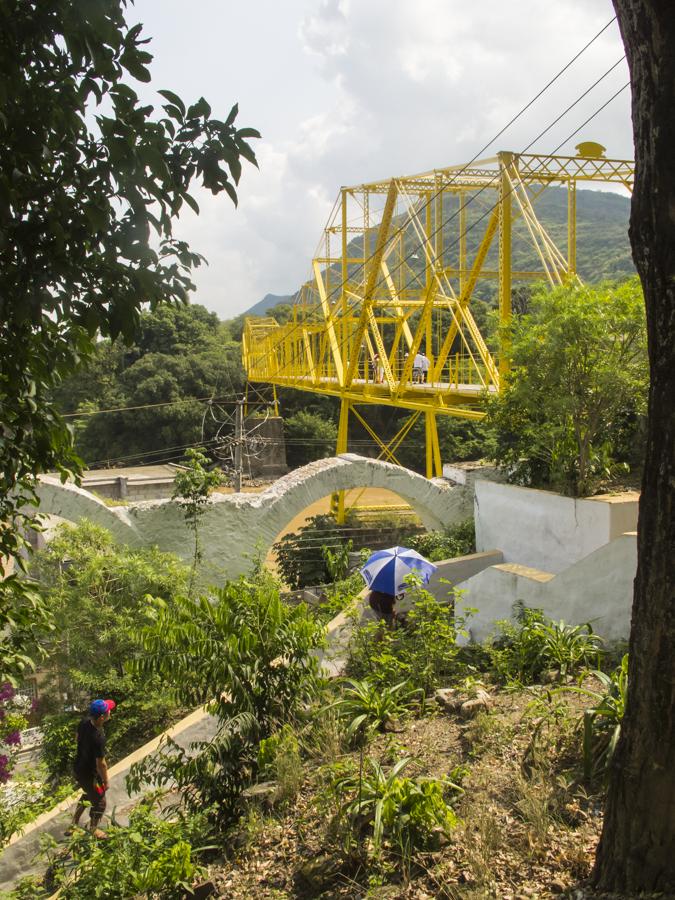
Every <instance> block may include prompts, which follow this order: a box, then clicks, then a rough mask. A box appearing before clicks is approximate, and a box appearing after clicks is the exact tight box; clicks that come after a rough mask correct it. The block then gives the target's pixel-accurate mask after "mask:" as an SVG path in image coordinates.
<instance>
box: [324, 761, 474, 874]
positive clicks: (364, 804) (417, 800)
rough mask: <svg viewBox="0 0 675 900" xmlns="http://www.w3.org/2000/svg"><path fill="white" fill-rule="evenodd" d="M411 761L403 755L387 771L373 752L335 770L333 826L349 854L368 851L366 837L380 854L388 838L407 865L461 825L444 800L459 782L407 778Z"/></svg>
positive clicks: (395, 851)
mask: <svg viewBox="0 0 675 900" xmlns="http://www.w3.org/2000/svg"><path fill="white" fill-rule="evenodd" d="M411 762H412V760H411V759H410V758H408V757H406V758H404V759H401V760H399V761H398V762H397V763H396V765H394V766H392V768H391V769H390V770H389V771H386V770H385V769H384V768H383V767H382V765H381V764H380V763H379V762H378V761H377V760H376V759H373V758H371V757H368V758H367V759H366V760H365V767H360V768H359V770H358V771H356V772H348V773H346V774H339V773H338V774H337V776H336V777H335V778H334V780H333V781H332V783H331V785H330V791H331V793H332V794H333V796H334V798H335V803H336V805H337V811H336V815H335V826H334V827H335V829H336V831H337V833H338V835H340V836H341V838H342V842H343V847H344V850H345V852H346V853H348V854H356V855H364V849H365V848H364V839H367V838H371V839H372V849H373V851H374V852H375V853H376V854H377V853H379V852H380V850H381V849H382V847H383V844H384V843H385V842H387V843H388V844H389V845H390V848H391V849H393V850H394V853H395V854H396V855H397V856H399V857H400V859H401V860H402V862H403V866H404V869H408V868H409V866H410V861H411V859H412V856H413V854H414V853H415V852H417V851H421V850H430V849H437V848H438V845H439V841H440V838H441V835H447V834H449V832H450V831H451V830H452V829H453V828H454V827H455V825H456V824H457V817H456V816H455V813H454V812H453V810H452V808H451V807H450V806H448V804H447V803H446V802H445V799H444V793H445V792H446V791H447V790H449V789H450V788H452V789H455V790H456V789H457V786H456V785H451V784H450V783H449V782H445V781H442V780H440V779H436V778H418V779H413V778H408V777H405V776H402V775H401V773H402V772H403V770H404V769H405V768H406V767H407V766H408V765H409V764H410V763H411Z"/></svg>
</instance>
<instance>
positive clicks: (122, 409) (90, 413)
mask: <svg viewBox="0 0 675 900" xmlns="http://www.w3.org/2000/svg"><path fill="white" fill-rule="evenodd" d="M209 402H210V403H232V404H236V403H237V398H236V397H234V398H232V397H182V398H181V399H180V400H165V401H163V402H161V403H144V404H141V405H140V406H115V407H111V408H110V409H92V410H83V411H82V412H74V413H62V414H61V418H62V419H72V418H80V417H84V416H98V415H100V414H101V413H114V412H128V411H129V410H136V409H157V408H158V407H160V406H177V405H179V404H180V403H209ZM262 405H263V404H261V403H252V404H251V406H262Z"/></svg>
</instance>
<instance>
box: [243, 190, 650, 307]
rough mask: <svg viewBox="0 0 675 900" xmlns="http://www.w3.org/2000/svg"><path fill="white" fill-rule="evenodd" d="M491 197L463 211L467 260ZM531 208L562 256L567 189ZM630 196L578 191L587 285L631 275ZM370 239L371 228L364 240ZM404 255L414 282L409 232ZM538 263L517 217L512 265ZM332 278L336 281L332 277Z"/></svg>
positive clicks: (488, 295) (580, 255)
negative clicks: (464, 213)
mask: <svg viewBox="0 0 675 900" xmlns="http://www.w3.org/2000/svg"><path fill="white" fill-rule="evenodd" d="M492 202H493V197H492V195H488V194H484V195H481V196H477V197H476V199H475V202H473V203H470V205H469V206H468V211H467V220H468V221H467V253H468V257H469V261H471V259H472V258H473V256H474V255H475V253H476V250H477V249H478V245H479V244H480V241H481V238H482V236H483V234H484V231H485V226H486V222H487V216H486V212H489V211H490V208H491V204H492ZM456 211H457V205H456V202H455V200H454V198H450V197H448V198H446V199H445V203H444V218H445V220H446V221H448V220H450V221H449V223H448V224H447V225H446V226H445V227H444V235H443V236H444V247H445V251H444V262H446V263H447V264H450V265H457V263H458V254H459V250H458V247H457V243H456V224H457V223H456V220H453V219H452V217H453V214H455V213H456ZM535 212H536V214H537V217H538V219H539V221H540V222H541V223H542V225H543V226H544V228H546V230H547V231H548V233H549V234H550V236H551V237H552V238H553V240H554V241H555V243H556V245H557V246H558V247H559V249H560V250H561V251H562V252H563V254H565V255H566V247H567V192H566V191H565V190H563V189H562V188H558V187H550V188H548V189H547V190H546V191H544V192H543V193H542V194H541V196H540V197H538V198H537V200H536V202H535ZM629 214H630V200H629V198H627V197H624V196H621V195H620V194H614V193H610V192H608V191H584V190H579V191H577V271H578V272H579V275H580V276H581V278H582V279H583V280H584V281H586V282H589V283H596V282H599V281H603V280H606V279H610V280H614V279H622V278H626V277H628V276H629V275H632V274H634V272H635V268H634V266H633V261H632V258H631V251H630V243H629V240H628V217H629ZM371 235H372V240H373V241H374V239H375V230H373V231H372V232H371V233H369V238H370V237H371ZM405 243H406V248H405V256H406V257H407V260H406V264H407V266H408V267H409V269H410V274H409V278H408V280H409V282H411V283H414V281H415V280H416V278H418V277H421V275H422V268H423V260H422V258H421V254H419V253H418V254H417V257H418V258H417V259H415V257H414V255H413V254H415V252H416V249H418V243H419V242H418V239H417V238H416V237H415V235H414V234H413V233H412V230H410V231H409V232H408V234H407V235H406V242H405ZM362 248H363V238H362V237H361V236H359V237H357V238H355V239H353V240H352V241H350V243H349V249H348V253H349V256H352V257H358V256H361V255H362V254H363V249H362ZM497 253H498V251H497V241H496V240H495V241H493V246H492V248H491V249H490V252H489V253H488V257H487V261H486V267H488V268H497ZM540 267H541V264H540V262H539V258H538V256H537V252H536V250H535V248H534V247H533V245H532V241H531V238H530V236H529V234H528V231H527V228H526V226H525V223H524V222H523V221H522V219H520V218H516V219H515V221H514V224H513V268H514V269H516V270H527V269H539V268H540ZM359 268H360V267H359V266H358V265H352V266H350V267H349V275H350V277H354V276H358V270H359ZM340 275H341V272H340V267H339V266H338V265H333V266H332V267H331V283H333V284H337V283H338V282H339V279H340ZM334 279H335V280H334ZM496 292H497V287H496V283H495V282H482V283H479V285H478V288H477V290H476V292H475V296H476V297H477V298H479V299H482V300H486V301H488V302H490V301H492V300H493V299H494V298H495V297H496ZM290 299H291V298H289V297H280V298H278V299H276V298H274V295H271V294H267V295H266V297H264V298H263V300H261V301H259V303H257V304H255V305H254V306H252V307H251V309H249V310H248V311H247V312H246V313H245V315H263V314H264V313H267V312H268V311H269V310H270V309H271V308H272V307H273V306H274V305H275V303H273V302H269V301H270V300H275V302H276V303H288V302H289V300H290Z"/></svg>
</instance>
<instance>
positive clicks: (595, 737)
mask: <svg viewBox="0 0 675 900" xmlns="http://www.w3.org/2000/svg"><path fill="white" fill-rule="evenodd" d="M593 674H594V675H595V677H596V678H597V679H598V681H600V683H601V685H602V687H603V688H604V690H602V691H591V690H588V689H586V688H579V689H578V690H579V691H580V692H581V693H584V694H586V696H590V697H593V698H594V699H595V700H596V703H595V706H591V707H590V708H589V709H587V710H585V712H584V737H583V754H584V777H585V778H586V779H587V780H588V781H591V780H592V779H593V778H594V777H596V776H597V775H599V774H601V775H602V777H603V778H604V777H605V776H606V775H607V771H608V767H609V763H610V762H611V759H612V757H613V755H614V751H615V750H616V745H617V743H618V741H619V735H620V734H621V723H622V721H623V714H624V711H625V709H626V694H627V692H628V654H627V653H626V654H625V656H624V657H623V659H622V660H621V663H620V665H619V666H617V668H616V669H615V670H614V672H612V674H611V675H607V674H606V673H605V672H594V673H593Z"/></svg>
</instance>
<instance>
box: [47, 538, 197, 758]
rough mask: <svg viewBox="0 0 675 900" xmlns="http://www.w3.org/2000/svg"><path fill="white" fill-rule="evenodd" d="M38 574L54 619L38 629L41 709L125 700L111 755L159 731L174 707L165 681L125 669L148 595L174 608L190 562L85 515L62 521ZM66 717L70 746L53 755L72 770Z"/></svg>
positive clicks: (68, 724) (146, 618)
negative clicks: (121, 536) (133, 542)
mask: <svg viewBox="0 0 675 900" xmlns="http://www.w3.org/2000/svg"><path fill="white" fill-rule="evenodd" d="M31 574H32V575H34V576H35V577H36V578H37V580H38V582H39V584H40V586H41V590H42V591H43V593H44V595H45V599H46V605H47V611H48V613H49V618H50V620H51V622H52V628H51V629H50V630H45V631H44V632H43V633H42V634H40V636H39V649H40V650H41V652H42V655H43V657H44V659H45V662H44V663H43V670H44V673H45V678H44V683H43V685H42V694H43V700H42V707H43V712H49V711H51V712H58V711H60V710H63V709H64V707H70V708H73V707H75V708H76V709H78V710H82V709H86V707H87V704H88V703H89V701H90V700H91V699H92V698H93V697H100V696H105V697H112V698H113V699H115V700H116V701H117V702H118V703H120V702H121V703H122V708H121V710H120V712H121V715H120V716H115V717H114V719H113V721H112V722H111V726H110V729H109V730H110V733H111V741H112V744H111V746H112V749H113V750H114V756H120V755H123V754H124V753H125V752H128V751H129V750H131V749H133V747H134V746H138V745H139V744H141V743H144V741H146V740H147V739H148V736H149V735H150V734H156V733H157V732H159V731H161V730H162V728H163V727H164V725H165V724H166V723H167V722H168V721H169V720H170V718H171V716H172V714H174V713H175V709H174V706H173V705H172V703H171V702H170V701H169V700H168V698H167V695H166V690H165V688H164V687H163V686H162V684H161V683H160V681H159V679H157V678H151V679H148V678H145V677H144V678H140V677H139V676H137V675H134V674H132V673H130V672H129V671H128V669H127V667H128V665H129V663H130V662H131V661H132V660H133V659H134V658H135V657H136V656H137V655H138V654H139V652H141V647H140V644H139V642H138V638H137V636H136V634H135V630H136V629H138V628H140V627H141V626H143V625H147V624H148V623H149V622H150V621H151V620H152V619H153V617H154V613H155V605H154V602H153V601H152V600H151V598H155V597H160V598H162V602H163V603H164V604H167V605H169V606H171V604H172V603H173V602H174V599H175V597H176V596H177V595H178V594H179V593H181V592H182V591H185V590H186V588H187V584H188V578H189V571H188V568H187V566H185V565H184V564H183V563H182V562H181V561H180V560H178V559H177V558H176V557H175V556H173V555H171V554H170V553H162V552H160V551H159V550H157V549H156V548H143V549H138V550H136V549H133V548H130V547H124V546H121V545H117V544H115V542H114V540H113V538H112V535H111V534H110V532H108V531H106V530H105V529H103V528H100V527H99V526H97V525H93V524H91V523H90V522H87V521H86V520H85V521H82V522H80V524H79V525H77V526H72V525H62V526H60V527H59V528H58V529H57V532H56V534H55V536H54V537H53V539H52V540H51V541H50V543H49V546H48V547H47V548H46V549H45V550H43V551H40V552H39V553H36V554H35V555H34V557H33V560H32V565H31ZM76 716H77V713H76ZM62 718H63V719H64V721H63V724H64V728H65V734H64V740H63V742H62V743H63V752H58V753H55V754H53V755H54V759H51V760H50V763H49V765H50V770H51V772H52V774H53V775H57V774H65V773H66V772H68V771H69V770H70V764H71V762H72V753H73V750H74V746H73V738H72V735H73V725H72V722H73V717H72V715H65V716H64V717H61V716H56V718H55V719H54V720H49V722H48V728H51V729H52V730H53V728H54V726H55V725H59V724H60V723H61V721H62ZM52 749H53V748H52Z"/></svg>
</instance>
